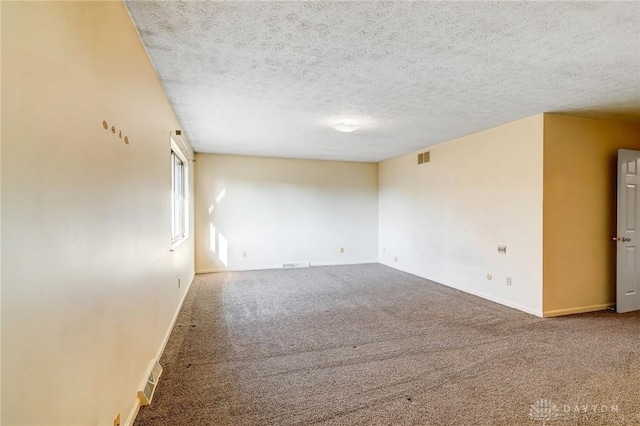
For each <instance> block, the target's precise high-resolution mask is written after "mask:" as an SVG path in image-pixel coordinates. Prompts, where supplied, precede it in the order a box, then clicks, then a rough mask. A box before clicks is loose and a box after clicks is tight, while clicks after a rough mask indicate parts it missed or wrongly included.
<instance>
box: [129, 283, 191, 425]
mask: <svg viewBox="0 0 640 426" xmlns="http://www.w3.org/2000/svg"><path fill="white" fill-rule="evenodd" d="M194 281H195V274H194V275H193V276H192V277H191V279H190V280H189V284H188V285H187V287H186V288H185V289H184V292H183V293H182V298H181V299H180V303H178V308H177V309H176V311H175V313H174V314H173V318H172V319H171V323H170V324H169V328H168V329H167V332H166V333H165V335H164V338H163V339H162V344H161V345H160V349H159V350H158V352H157V353H156V356H155V358H154V359H152V360H151V362H150V363H149V366H148V367H147V369H146V370H145V372H144V375H143V376H142V380H141V381H140V385H139V386H138V390H141V389H142V388H143V386H144V385H145V384H146V383H147V379H148V378H149V374H151V370H152V369H153V365H154V364H155V362H156V360H158V361H159V360H160V357H161V356H162V353H163V352H164V349H165V348H166V347H167V343H168V342H169V337H170V336H171V332H172V331H173V326H174V325H175V324H176V321H177V320H178V315H180V310H181V309H182V305H183V304H184V300H185V299H186V298H187V294H188V293H189V289H191V285H192V284H193V282H194ZM138 411H140V398H138V397H137V396H136V400H135V402H134V404H133V407H132V408H131V411H129V415H128V416H127V419H126V420H125V422H124V423H123V425H124V426H133V422H134V421H135V420H136V416H137V415H138Z"/></svg>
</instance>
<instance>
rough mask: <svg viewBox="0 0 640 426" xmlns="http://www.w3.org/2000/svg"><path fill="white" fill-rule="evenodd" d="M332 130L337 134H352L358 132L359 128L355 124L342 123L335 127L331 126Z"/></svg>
mask: <svg viewBox="0 0 640 426" xmlns="http://www.w3.org/2000/svg"><path fill="white" fill-rule="evenodd" d="M333 128H334V129H336V130H337V131H339V132H343V133H350V132H353V131H354V130H358V128H359V126H358V125H357V124H353V123H345V122H344V121H343V122H342V123H340V124H336V125H335V126H333Z"/></svg>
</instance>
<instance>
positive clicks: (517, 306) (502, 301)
mask: <svg viewBox="0 0 640 426" xmlns="http://www.w3.org/2000/svg"><path fill="white" fill-rule="evenodd" d="M381 263H382V262H381ZM382 264H383V265H385V266H388V267H390V268H393V269H397V270H399V271H402V272H406V273H408V274H412V275H415V276H417V277H420V278H424V279H426V280H429V281H433V280H432V279H431V278H429V277H425V276H423V275H420V274H417V273H415V272H414V271H410V270H406V269H402V268H399V267H398V266H394V265H390V264H387V263H382ZM433 282H435V283H437V284H440V285H444V286H446V287H451V288H455V289H456V290H460V291H463V292H465V293H469V294H472V295H474V296H478V297H481V298H483V299H487V300H490V301H492V302H495V303H498V304H500V305H504V306H507V307H509V308H513V309H517V310H519V311H522V312H526V313H527V314H531V315H535V316H537V317H541V318H542V316H543V315H542V312H541V311H538V310H536V309H532V308H529V307H527V306H522V305H520V304H518V303H514V302H511V301H509V300H505V299H501V298H499V297H495V296H492V295H490V294H486V293H483V292H481V291H478V290H475V289H471V288H468V287H464V286H460V285H456V284H453V283H442V282H438V281H433Z"/></svg>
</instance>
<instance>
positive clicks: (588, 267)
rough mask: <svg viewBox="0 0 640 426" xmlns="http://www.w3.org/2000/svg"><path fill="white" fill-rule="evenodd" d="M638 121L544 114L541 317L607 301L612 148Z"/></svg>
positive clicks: (623, 142) (635, 132) (611, 266)
mask: <svg viewBox="0 0 640 426" xmlns="http://www.w3.org/2000/svg"><path fill="white" fill-rule="evenodd" d="M623 148H624V149H640V125H634V124H628V123H623V122H613V121H605V120H593V119H585V118H576V117H569V116H563V115H555V114H545V115H544V301H543V307H544V315H545V316H554V315H563V314H568V313H575V312H584V311H592V310H598V309H603V308H606V307H607V306H610V305H613V304H615V277H616V272H615V268H616V251H615V250H616V246H615V243H613V241H612V237H613V236H615V235H616V173H617V172H616V167H617V151H618V149H623Z"/></svg>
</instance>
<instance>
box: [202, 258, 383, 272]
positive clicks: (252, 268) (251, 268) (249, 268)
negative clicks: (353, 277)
mask: <svg viewBox="0 0 640 426" xmlns="http://www.w3.org/2000/svg"><path fill="white" fill-rule="evenodd" d="M285 263H305V262H285ZM309 263H310V265H311V266H340V265H361V264H368V263H378V260H377V259H376V260H355V261H350V262H309ZM265 269H284V268H283V267H282V264H278V265H257V266H247V267H242V268H215V269H196V274H210V273H216V272H243V271H262V270H265Z"/></svg>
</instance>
